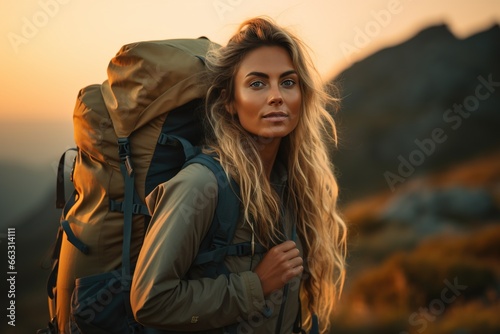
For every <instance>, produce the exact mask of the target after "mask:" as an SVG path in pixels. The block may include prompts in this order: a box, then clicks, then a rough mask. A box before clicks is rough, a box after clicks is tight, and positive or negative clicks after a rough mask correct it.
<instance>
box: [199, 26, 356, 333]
mask: <svg viewBox="0 0 500 334" xmlns="http://www.w3.org/2000/svg"><path fill="white" fill-rule="evenodd" d="M261 46H280V47H283V48H284V49H285V50H286V51H287V52H288V54H289V55H290V57H291V59H292V63H293V65H294V68H295V70H296V71H297V73H298V77H299V86H300V91H301V94H302V106H301V107H302V111H301V115H300V120H299V123H298V125H297V127H296V128H295V129H294V131H293V132H292V133H290V134H289V135H288V136H287V137H285V138H284V139H283V140H282V142H281V145H280V154H283V153H284V154H283V156H284V157H285V163H286V168H287V172H288V190H289V199H290V200H291V204H292V206H293V209H294V210H295V214H296V215H297V232H298V235H299V237H300V238H301V241H302V243H303V247H304V260H305V262H306V268H307V274H308V275H304V276H305V279H304V280H303V281H302V285H301V287H302V288H301V299H302V303H303V304H304V305H307V309H308V310H309V311H310V312H305V314H304V325H305V326H306V327H310V324H311V313H314V314H316V315H317V316H318V318H319V319H320V327H321V328H320V329H321V332H326V331H327V330H328V328H329V326H330V321H331V315H332V313H333V311H334V307H335V304H336V301H337V300H338V298H339V297H340V293H341V291H342V287H343V283H344V277H345V256H346V225H345V223H344V221H343V220H342V218H341V217H340V215H339V213H338V210H337V206H336V203H337V194H338V187H337V182H336V179H335V176H334V172H333V165H332V164H331V160H330V157H329V148H331V147H332V145H336V142H337V134H336V128H335V123H334V120H333V119H332V117H331V115H330V113H329V112H328V111H327V110H326V105H327V104H328V103H330V104H332V105H337V103H338V99H337V98H334V97H332V96H331V95H330V94H328V93H327V91H326V89H325V87H324V85H323V84H322V82H321V80H320V76H319V75H318V73H317V71H316V69H315V67H314V66H313V64H312V62H311V60H310V57H309V55H308V54H307V53H306V52H305V46H304V45H303V44H302V43H301V41H300V40H299V39H298V38H297V37H295V36H294V35H293V34H292V33H291V32H289V31H287V30H286V29H283V28H281V27H279V26H278V25H276V24H275V23H274V22H273V21H272V20H270V19H269V18H263V17H258V18H254V19H250V20H247V21H245V22H243V23H242V24H241V26H240V27H239V29H238V31H237V33H236V34H235V35H234V36H233V37H232V38H231V39H230V40H229V42H228V43H227V45H226V46H225V47H222V48H220V49H217V50H212V51H211V52H209V54H208V55H207V68H208V70H207V71H208V76H209V77H208V83H209V84H210V87H209V89H208V92H207V99H206V103H207V119H208V123H209V128H210V129H209V131H208V132H209V133H211V135H209V136H208V140H207V145H208V147H209V149H208V150H207V151H209V152H215V153H216V154H217V155H218V157H219V159H220V163H221V165H222V166H223V168H224V170H225V171H226V172H227V174H228V175H229V176H231V177H233V178H234V179H235V180H236V182H237V183H238V184H239V186H240V195H241V201H242V205H243V214H244V219H245V222H248V223H249V224H251V225H252V224H254V225H255V227H256V228H255V230H256V233H257V237H258V240H259V242H261V243H262V244H264V245H266V246H270V245H272V244H273V243H277V242H279V239H280V236H281V232H280V228H279V226H278V225H279V217H280V207H281V205H282V204H281V203H280V198H279V196H278V194H277V193H276V192H275V191H274V190H273V188H272V186H271V184H270V181H269V180H268V178H267V177H266V174H265V172H264V166H263V163H262V161H261V159H260V155H259V147H260V145H262V144H265V140H266V139H265V138H259V137H256V136H255V135H252V134H249V133H248V132H247V131H245V130H244V129H243V127H242V126H241V125H240V123H239V121H238V118H237V117H236V116H234V115H232V114H231V113H229V112H228V111H227V108H226V107H227V106H229V105H231V104H232V103H233V102H234V78H235V74H236V72H237V70H238V68H239V65H240V63H241V61H242V60H243V59H244V58H245V56H246V55H247V54H248V53H249V52H250V51H252V50H254V49H256V48H259V47H261ZM252 228H253V225H252Z"/></svg>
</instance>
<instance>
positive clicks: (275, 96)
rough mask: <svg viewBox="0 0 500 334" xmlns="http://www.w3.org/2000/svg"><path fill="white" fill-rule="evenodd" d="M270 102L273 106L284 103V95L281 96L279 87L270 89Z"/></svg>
mask: <svg viewBox="0 0 500 334" xmlns="http://www.w3.org/2000/svg"><path fill="white" fill-rule="evenodd" d="M268 103H269V105H271V106H280V105H282V104H283V97H282V96H281V93H280V91H279V89H273V90H271V91H270V94H269V101H268Z"/></svg>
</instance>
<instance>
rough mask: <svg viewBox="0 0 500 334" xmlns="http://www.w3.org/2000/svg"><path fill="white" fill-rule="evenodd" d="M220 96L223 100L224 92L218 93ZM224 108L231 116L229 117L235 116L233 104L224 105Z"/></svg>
mask: <svg viewBox="0 0 500 334" xmlns="http://www.w3.org/2000/svg"><path fill="white" fill-rule="evenodd" d="M220 95H221V98H223V99H224V98H225V97H226V90H225V89H223V90H222V92H221V93H220ZM224 108H226V111H227V112H228V113H229V114H231V115H233V116H234V115H235V114H236V111H235V110H234V107H233V103H232V102H231V103H226V104H224Z"/></svg>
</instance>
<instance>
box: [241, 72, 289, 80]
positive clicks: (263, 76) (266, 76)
mask: <svg viewBox="0 0 500 334" xmlns="http://www.w3.org/2000/svg"><path fill="white" fill-rule="evenodd" d="M290 74H297V71H295V70H290V71H286V72H283V73H281V74H280V78H283V77H286V76H288V75H290ZM250 76H256V77H262V78H266V79H269V75H268V74H266V73H263V72H250V73H248V74H247V75H245V78H247V77H250Z"/></svg>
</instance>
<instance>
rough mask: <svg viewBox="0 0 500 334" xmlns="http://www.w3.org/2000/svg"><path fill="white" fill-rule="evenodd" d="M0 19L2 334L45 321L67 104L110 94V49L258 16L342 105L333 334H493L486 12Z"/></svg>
mask: <svg viewBox="0 0 500 334" xmlns="http://www.w3.org/2000/svg"><path fill="white" fill-rule="evenodd" d="M0 13H1V14H0V15H1V18H2V20H1V21H0V22H1V23H0V35H2V36H4V37H3V38H2V39H1V40H0V44H1V48H0V68H1V71H2V72H1V73H2V75H1V77H0V97H1V98H0V143H1V145H0V212H1V218H0V248H1V254H5V255H2V256H1V258H2V259H4V260H2V261H5V262H4V265H2V268H5V269H4V270H2V273H1V274H0V278H1V283H0V287H1V289H2V290H1V291H0V295H2V301H3V302H2V306H3V307H2V309H4V310H5V309H6V307H7V302H9V299H8V298H4V296H6V295H7V292H8V289H9V287H8V286H7V285H6V278H7V277H6V275H7V274H6V273H7V271H8V268H7V256H6V255H7V236H8V235H7V229H8V228H9V227H15V233H16V271H17V275H16V291H15V293H16V297H15V301H16V326H15V327H12V326H9V325H8V324H7V321H9V319H8V318H6V316H5V315H3V316H2V319H3V320H2V321H1V322H0V332H2V333H33V332H35V330H36V329H37V328H40V327H43V326H44V325H45V324H46V322H47V321H48V311H47V306H46V305H47V303H46V291H45V283H46V280H47V276H48V274H49V270H48V267H49V265H50V261H49V257H50V248H51V246H52V244H53V242H54V240H55V237H56V232H57V228H58V220H59V215H60V212H59V211H58V210H56V209H55V178H56V174H55V173H56V166H57V161H58V159H59V157H60V155H61V153H62V152H63V151H64V150H65V149H67V148H69V147H72V146H74V142H73V128H72V112H73V106H74V103H75V99H76V95H77V93H78V91H79V89H80V88H82V87H84V86H86V85H89V84H93V83H101V82H102V81H104V80H105V79H106V68H107V64H108V62H109V60H110V59H111V58H112V57H113V56H114V54H115V53H116V52H117V51H118V50H119V48H120V47H121V46H122V45H123V44H127V43H130V42H135V41H141V40H154V39H168V38H184V37H199V36H202V35H203V36H207V37H208V38H210V39H212V40H213V41H215V42H218V43H220V44H225V42H226V41H227V39H228V38H229V36H230V35H231V34H232V33H233V32H234V31H235V29H236V27H237V26H238V24H239V23H240V22H242V21H243V20H244V19H247V18H250V17H253V16H256V15H268V16H270V17H272V18H274V19H275V20H276V21H277V22H278V23H280V24H282V25H284V26H287V27H289V28H290V29H291V30H292V31H294V32H295V33H296V34H297V35H299V36H300V37H301V38H302V39H303V40H304V41H305V42H306V44H308V45H309V47H310V51H311V53H312V57H313V59H314V61H315V63H316V65H317V68H318V71H319V72H320V74H321V76H322V78H323V80H324V81H325V83H330V82H332V83H334V84H335V85H336V86H337V87H338V88H339V89H340V95H341V98H342V103H341V108H340V110H338V111H337V112H336V113H335V119H336V122H337V125H338V131H339V137H340V141H339V145H338V148H337V149H335V150H333V152H334V153H333V159H334V164H335V166H336V169H337V175H338V180H339V185H340V204H339V205H340V207H341V209H342V212H343V214H344V216H345V219H346V221H347V223H348V225H349V228H350V238H349V267H348V274H347V279H346V286H345V290H344V295H343V297H342V299H341V302H340V303H339V306H338V310H337V311H338V313H337V314H338V315H337V316H336V318H335V319H334V327H333V329H332V333H353V334H357V333H396V334H406V333H429V334H431V333H432V334H434V333H439V334H441V333H453V334H466V333H499V332H500V318H499V317H498V314H500V302H499V293H500V247H499V246H498V245H499V243H500V224H499V222H500V132H499V130H498V127H499V126H500V27H499V24H500V3H499V2H498V1H495V0H478V1H474V2H471V1H452V0H438V1H430V0H420V1H416V0H413V1H412V0H401V1H397V0H390V1H389V0H384V1H382V0H371V1H361V0H352V1H340V0H339V1H319V0H316V1H305V0H290V1H281V0H280V1H273V2H268V1H263V0H254V1H252V2H250V1H244V0H209V1H206V0H196V1H195V0H189V1H183V2H182V3H181V2H180V1H167V0H161V1H160V0H151V1H148V2H139V1H131V0H125V1H117V0H110V1H106V2H103V1H96V0H89V1H85V2H83V1H76V0H75V1H70V0H24V1H18V2H9V3H6V1H4V2H2V4H0ZM4 307H5V308H4ZM5 312H6V315H7V311H5Z"/></svg>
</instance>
